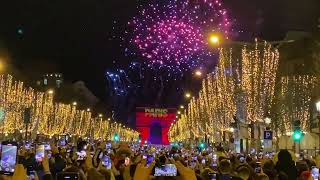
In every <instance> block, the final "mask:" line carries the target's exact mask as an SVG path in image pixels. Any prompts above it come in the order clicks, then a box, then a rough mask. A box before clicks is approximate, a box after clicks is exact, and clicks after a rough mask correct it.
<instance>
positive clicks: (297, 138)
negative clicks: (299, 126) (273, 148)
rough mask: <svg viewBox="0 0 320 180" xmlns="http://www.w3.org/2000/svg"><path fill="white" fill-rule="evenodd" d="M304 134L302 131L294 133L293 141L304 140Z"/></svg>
mask: <svg viewBox="0 0 320 180" xmlns="http://www.w3.org/2000/svg"><path fill="white" fill-rule="evenodd" d="M302 136H303V134H302V132H301V131H299V130H298V131H294V132H293V140H294V141H300V139H301V138H302Z"/></svg>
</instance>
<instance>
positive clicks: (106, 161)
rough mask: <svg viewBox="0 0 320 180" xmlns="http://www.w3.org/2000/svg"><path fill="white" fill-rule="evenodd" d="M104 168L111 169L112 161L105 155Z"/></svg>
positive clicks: (103, 158) (102, 161)
mask: <svg viewBox="0 0 320 180" xmlns="http://www.w3.org/2000/svg"><path fill="white" fill-rule="evenodd" d="M101 163H102V166H103V167H105V168H106V169H111V166H112V161H111V159H110V157H109V156H107V155H104V156H103V157H102V159H101Z"/></svg>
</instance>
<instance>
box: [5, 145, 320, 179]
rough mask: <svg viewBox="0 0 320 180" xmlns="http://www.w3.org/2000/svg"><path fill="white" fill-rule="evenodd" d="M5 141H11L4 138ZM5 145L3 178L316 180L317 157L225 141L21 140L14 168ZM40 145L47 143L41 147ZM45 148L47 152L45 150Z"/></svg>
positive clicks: (317, 171) (317, 174) (317, 176)
mask: <svg viewBox="0 0 320 180" xmlns="http://www.w3.org/2000/svg"><path fill="white" fill-rule="evenodd" d="M3 144H8V142H7V143H3ZM3 147H4V145H2V153H1V156H2V157H1V163H0V170H1V171H0V172H1V174H2V175H1V176H0V177H1V178H0V179H4V180H6V179H12V180H33V179H35V180H54V179H58V180H71V179H74V180H149V179H156V180H157V179H159V180H161V179H168V180H171V179H172V180H174V179H177V180H179V179H181V180H229V179H230V180H231V179H232V180H241V179H242V180H269V179H270V180H296V179H298V180H313V179H318V178H319V169H318V168H317V164H316V161H314V160H313V159H312V158H311V157H306V156H302V157H301V158H297V159H296V157H295V156H294V155H293V153H291V152H290V151H288V150H280V151H279V152H277V153H258V154H256V153H251V154H238V153H233V152H231V151H228V152H225V151H224V149H223V148H222V147H221V146H216V147H210V146H209V147H207V148H200V147H192V146H162V145H150V144H149V145H141V144H138V143H116V142H100V141H95V142H86V141H84V140H81V139H79V140H78V141H77V142H76V143H74V144H72V143H69V144H68V143H66V144H63V145H58V144H54V143H53V144H50V145H49V144H46V143H44V144H43V143H33V144H30V143H28V142H25V143H20V145H17V147H18V150H17V151H18V152H17V160H16V164H15V167H14V170H13V171H12V174H11V175H10V174H9V175H6V173H4V172H5V171H10V168H9V169H6V168H5V166H6V164H8V163H7V162H8V160H6V159H8V158H7V157H6V156H7V155H6V152H8V151H6V152H4V150H3ZM41 147H45V148H44V149H42V148H41ZM41 150H43V152H44V153H43V154H42V153H41Z"/></svg>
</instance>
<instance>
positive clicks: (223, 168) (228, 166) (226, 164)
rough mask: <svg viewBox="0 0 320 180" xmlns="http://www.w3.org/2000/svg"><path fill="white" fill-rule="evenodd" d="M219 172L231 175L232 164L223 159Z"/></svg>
mask: <svg viewBox="0 0 320 180" xmlns="http://www.w3.org/2000/svg"><path fill="white" fill-rule="evenodd" d="M219 170H220V173H221V174H230V172H231V164H230V162H229V161H228V160H226V159H223V160H222V161H221V162H220V164H219Z"/></svg>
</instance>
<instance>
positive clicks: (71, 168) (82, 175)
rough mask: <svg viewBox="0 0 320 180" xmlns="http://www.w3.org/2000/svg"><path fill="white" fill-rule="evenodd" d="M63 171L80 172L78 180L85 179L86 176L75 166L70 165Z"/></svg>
mask: <svg viewBox="0 0 320 180" xmlns="http://www.w3.org/2000/svg"><path fill="white" fill-rule="evenodd" d="M64 172H75V173H79V174H80V180H86V179H87V178H86V176H85V174H84V173H83V171H81V170H80V169H79V168H78V167H77V166H70V167H68V168H66V169H65V170H64Z"/></svg>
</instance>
